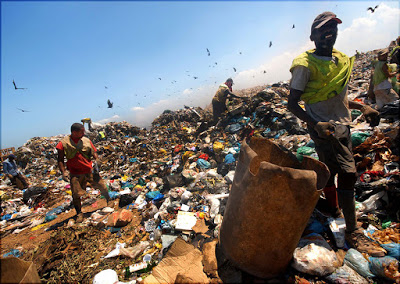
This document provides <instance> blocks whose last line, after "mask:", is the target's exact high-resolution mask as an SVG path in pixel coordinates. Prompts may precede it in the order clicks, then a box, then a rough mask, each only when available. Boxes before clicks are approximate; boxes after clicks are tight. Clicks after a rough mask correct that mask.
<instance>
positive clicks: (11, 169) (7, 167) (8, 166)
mask: <svg viewBox="0 0 400 284" xmlns="http://www.w3.org/2000/svg"><path fill="white" fill-rule="evenodd" d="M15 160H16V157H15V155H14V154H10V155H8V157H7V159H6V160H5V161H4V162H3V172H4V174H5V175H6V176H7V177H8V178H9V179H10V181H11V183H12V184H13V185H17V186H18V187H20V186H21V185H20V184H22V186H23V188H20V189H24V188H28V187H29V184H28V182H27V181H26V178H25V176H24V175H23V174H22V173H21V171H20V170H18V167H17V163H16V162H15ZM17 181H20V184H19V183H18V182H17Z"/></svg>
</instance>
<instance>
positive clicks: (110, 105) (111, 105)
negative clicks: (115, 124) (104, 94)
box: [107, 99, 114, 108]
mask: <svg viewBox="0 0 400 284" xmlns="http://www.w3.org/2000/svg"><path fill="white" fill-rule="evenodd" d="M107 104H108V108H112V107H113V104H114V103H112V102H111V101H110V99H108V100H107Z"/></svg>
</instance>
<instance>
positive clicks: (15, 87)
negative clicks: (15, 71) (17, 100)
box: [13, 79, 26, 90]
mask: <svg viewBox="0 0 400 284" xmlns="http://www.w3.org/2000/svg"><path fill="white" fill-rule="evenodd" d="M13 84H14V89H16V90H26V88H18V87H17V85H16V84H15V81H14V79H13Z"/></svg>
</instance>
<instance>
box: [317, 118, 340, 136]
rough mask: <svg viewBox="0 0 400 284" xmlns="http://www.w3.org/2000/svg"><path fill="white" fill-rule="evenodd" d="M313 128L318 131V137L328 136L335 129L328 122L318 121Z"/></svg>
mask: <svg viewBox="0 0 400 284" xmlns="http://www.w3.org/2000/svg"><path fill="white" fill-rule="evenodd" d="M314 130H315V131H316V132H317V133H318V136H319V137H321V138H329V137H330V136H331V135H332V134H333V132H334V131H335V127H334V125H333V124H332V123H330V122H322V121H320V122H318V123H317V124H316V125H315V126H314Z"/></svg>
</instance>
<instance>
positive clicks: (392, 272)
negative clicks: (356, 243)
mask: <svg viewBox="0 0 400 284" xmlns="http://www.w3.org/2000/svg"><path fill="white" fill-rule="evenodd" d="M369 269H370V270H371V272H372V273H373V274H375V275H376V276H380V277H384V278H386V279H390V280H395V281H396V280H397V281H400V273H399V261H398V260H397V259H395V258H394V257H391V256H385V257H370V258H369ZM397 281H396V283H398V282H397Z"/></svg>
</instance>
